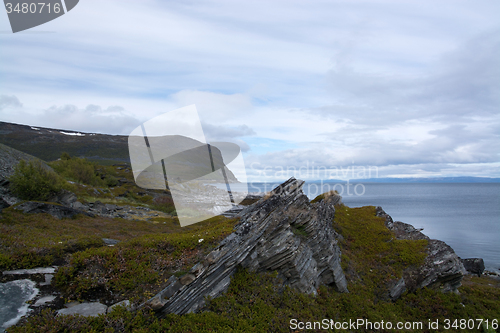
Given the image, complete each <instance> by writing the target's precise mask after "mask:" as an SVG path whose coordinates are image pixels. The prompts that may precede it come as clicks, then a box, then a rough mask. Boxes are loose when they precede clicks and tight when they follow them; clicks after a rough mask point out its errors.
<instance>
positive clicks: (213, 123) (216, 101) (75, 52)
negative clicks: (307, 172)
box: [0, 0, 500, 175]
mask: <svg viewBox="0 0 500 333" xmlns="http://www.w3.org/2000/svg"><path fill="white" fill-rule="evenodd" d="M96 8H99V10H96ZM499 10H500V3H498V2H492V1H486V0H485V1H475V2H474V3H471V2H468V1H457V0H453V1H452V0H448V1H439V2H433V1H424V2H422V1H417V0H409V1H404V2H401V1H396V0H377V1H369V2H368V1H362V0H359V1H323V0H317V1H307V2H304V1H299V0H292V1H285V0H273V1H263V0H256V1H247V2H241V1H230V0H201V1H197V2H179V1H178V2H162V1H158V0H145V1H140V2H139V1H132V0H121V1H117V0H109V1H105V2H103V1H97V0H86V1H83V2H80V3H79V4H78V6H77V7H75V9H74V10H72V11H71V12H70V13H68V14H67V15H64V16H62V17H61V18H59V19H57V20H54V21H51V22H49V23H47V24H45V25H42V26H40V27H37V28H35V29H34V31H35V30H36V31H43V30H45V31H54V32H55V33H47V34H39V33H34V34H30V33H29V32H26V33H19V34H0V40H1V43H2V46H3V47H2V52H1V53H0V64H2V65H0V75H1V76H2V84H1V86H0V94H1V96H2V97H0V120H1V121H12V122H19V123H26V122H29V125H32V126H45V127H53V128H60V129H67V130H74V131H89V132H104V133H111V134H125V135H126V134H129V131H130V130H131V129H133V128H134V127H135V126H137V125H138V124H140V123H142V122H144V121H147V120H149V119H151V118H153V117H155V116H157V115H159V114H161V113H164V112H168V111H170V110H174V109H176V108H179V107H183V106H186V105H189V104H196V106H197V108H198V111H199V114H200V118H201V119H202V121H203V124H204V128H205V131H206V132H207V137H209V138H210V140H212V139H213V140H221V141H229V140H230V141H232V142H236V143H238V144H239V145H240V146H241V147H242V149H243V150H244V151H246V156H247V157H248V160H249V161H250V162H251V161H259V162H262V163H264V162H265V163H266V164H269V165H279V164H286V165H290V166H300V165H301V163H306V162H307V161H309V162H312V161H315V162H316V163H318V164H329V165H330V164H332V165H343V166H346V165H352V161H353V160H354V161H355V163H358V164H367V165H377V166H379V167H380V168H383V169H384V170H386V171H387V172H393V173H394V174H395V175H397V174H405V172H406V171H404V170H403V169H404V167H400V166H404V165H407V166H408V168H407V169H406V170H411V172H415V173H421V174H436V175H437V174H439V172H440V171H439V170H441V172H442V173H449V174H456V173H459V172H460V170H463V172H464V173H470V174H473V173H474V174H476V173H481V172H482V171H476V169H474V168H472V167H470V166H471V165H473V164H474V165H475V164H477V163H482V164H484V165H485V166H490V165H492V163H495V161H498V160H499V156H498V152H499V147H498V142H499V141H498V133H499V124H500V120H499V118H498V116H499V112H498V105H500V93H499V91H500V86H499V85H500V81H499V80H498V78H499V77H500V64H499V59H500V39H499V36H500V35H499V33H498V32H499V31H500V24H499V23H498V18H497V14H496V13H498V12H499ZM0 29H1V30H4V31H7V30H9V25H8V21H7V16H6V15H4V16H0ZM21 102H22V103H21ZM245 142H247V143H248V145H245ZM410 166H411V167H410ZM420 166H421V167H420ZM452 166H453V167H452ZM484 170H488V171H484V172H490V174H496V173H495V172H494V171H492V170H494V168H490V167H485V168H484Z"/></svg>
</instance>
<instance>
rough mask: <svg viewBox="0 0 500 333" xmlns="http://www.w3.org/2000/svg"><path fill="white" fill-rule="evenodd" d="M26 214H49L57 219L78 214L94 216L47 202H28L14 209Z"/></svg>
mask: <svg viewBox="0 0 500 333" xmlns="http://www.w3.org/2000/svg"><path fill="white" fill-rule="evenodd" d="M14 209H16V210H21V211H23V212H24V213H48V214H50V215H52V216H53V217H55V218H57V219H62V218H72V217H74V216H76V215H78V214H84V215H87V216H94V215H92V214H90V213H87V212H84V211H81V210H76V209H73V208H70V207H65V206H61V205H56V204H50V203H46V202H37V201H26V202H23V203H21V204H19V205H17V206H15V207H14Z"/></svg>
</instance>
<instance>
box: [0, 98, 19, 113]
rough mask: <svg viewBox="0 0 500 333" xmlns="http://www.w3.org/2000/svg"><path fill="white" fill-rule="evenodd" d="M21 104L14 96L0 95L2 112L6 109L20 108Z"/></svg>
mask: <svg viewBox="0 0 500 333" xmlns="http://www.w3.org/2000/svg"><path fill="white" fill-rule="evenodd" d="M22 106H23V104H22V103H21V102H20V101H19V99H18V98H17V97H16V96H14V95H10V96H8V95H0V110H3V109H5V108H7V107H19V108H20V107H22Z"/></svg>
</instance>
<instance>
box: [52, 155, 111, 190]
mask: <svg viewBox="0 0 500 333" xmlns="http://www.w3.org/2000/svg"><path fill="white" fill-rule="evenodd" d="M50 165H51V166H52V168H54V170H55V171H57V173H59V174H60V175H61V176H63V177H65V178H66V179H69V180H72V181H74V182H78V183H81V184H86V185H92V186H105V185H106V181H105V180H103V179H101V177H100V176H99V173H98V172H97V171H96V169H97V164H95V163H93V162H90V161H89V160H87V159H86V158H78V157H70V156H69V155H68V154H67V153H63V154H62V155H61V159H60V160H58V161H55V162H51V163H50ZM111 181H112V180H111ZM116 182H117V181H116Z"/></svg>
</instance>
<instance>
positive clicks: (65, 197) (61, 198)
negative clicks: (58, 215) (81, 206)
mask: <svg viewBox="0 0 500 333" xmlns="http://www.w3.org/2000/svg"><path fill="white" fill-rule="evenodd" d="M76 200H77V197H76V194H75V193H73V192H70V191H67V190H61V191H60V192H59V193H58V194H57V195H55V196H53V197H52V198H50V199H49V200H47V201H48V202H57V203H60V204H61V205H63V206H68V207H71V206H72V204H73V203H74V202H76Z"/></svg>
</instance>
